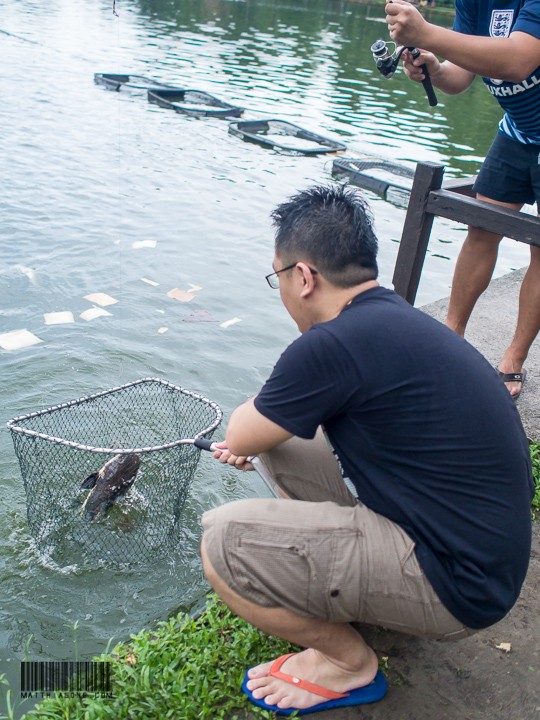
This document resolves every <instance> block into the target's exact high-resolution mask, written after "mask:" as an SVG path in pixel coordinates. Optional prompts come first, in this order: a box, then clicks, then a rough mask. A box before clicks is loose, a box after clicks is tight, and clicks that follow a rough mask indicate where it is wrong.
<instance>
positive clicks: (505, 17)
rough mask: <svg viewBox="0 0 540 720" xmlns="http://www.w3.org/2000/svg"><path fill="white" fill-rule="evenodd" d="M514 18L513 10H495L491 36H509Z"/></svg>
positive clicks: (492, 17)
mask: <svg viewBox="0 0 540 720" xmlns="http://www.w3.org/2000/svg"><path fill="white" fill-rule="evenodd" d="M513 19H514V11H513V10H493V12H492V13H491V24H490V26H489V34H490V35H491V37H508V36H509V35H510V29H511V27H512V20H513Z"/></svg>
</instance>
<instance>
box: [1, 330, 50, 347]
mask: <svg viewBox="0 0 540 720" xmlns="http://www.w3.org/2000/svg"><path fill="white" fill-rule="evenodd" d="M40 342H43V340H42V339H41V338H39V337H38V336H37V335H34V333H31V332H30V331H29V330H26V329H23V330H12V331H11V332H7V333H1V334H0V348H2V349H3V350H20V349H21V348H25V347H31V346H32V345H37V344H38V343H40Z"/></svg>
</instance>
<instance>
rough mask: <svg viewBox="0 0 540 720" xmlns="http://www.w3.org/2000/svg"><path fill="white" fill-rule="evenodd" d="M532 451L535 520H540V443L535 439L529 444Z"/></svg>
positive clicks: (533, 514) (533, 511) (533, 513)
mask: <svg viewBox="0 0 540 720" xmlns="http://www.w3.org/2000/svg"><path fill="white" fill-rule="evenodd" d="M529 450H530V451H531V462H532V474H533V480H534V485H535V489H536V492H535V495H534V498H533V501H532V516H533V520H540V443H538V441H537V440H533V441H532V442H531V443H530V445H529Z"/></svg>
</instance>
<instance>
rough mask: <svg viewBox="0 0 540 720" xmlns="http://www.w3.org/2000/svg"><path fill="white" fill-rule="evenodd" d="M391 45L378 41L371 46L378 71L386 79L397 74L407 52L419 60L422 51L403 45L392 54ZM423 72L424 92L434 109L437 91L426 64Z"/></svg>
mask: <svg viewBox="0 0 540 720" xmlns="http://www.w3.org/2000/svg"><path fill="white" fill-rule="evenodd" d="M389 44H390V43H387V42H385V41H384V40H382V39H379V40H376V41H375V42H374V43H373V45H372V46H371V53H372V55H373V59H374V60H375V65H376V66H377V69H378V70H379V72H380V73H381V75H384V77H385V78H391V77H392V75H393V74H394V73H395V72H396V70H397V66H398V65H399V61H400V60H401V56H402V55H403V53H404V51H405V50H408V51H409V52H410V53H411V55H412V56H413V58H417V57H419V55H420V50H419V49H418V48H415V47H406V46H405V45H402V46H400V47H397V46H396V47H395V49H394V52H390V51H389V49H388V46H389ZM421 70H422V72H423V73H424V79H423V80H422V85H423V86H424V90H425V92H426V95H427V99H428V102H429V104H430V106H431V107H434V106H435V105H437V97H436V95H435V91H434V90H433V85H432V83H431V78H430V77H429V72H428V69H427V67H426V65H425V64H424V65H422V66H421Z"/></svg>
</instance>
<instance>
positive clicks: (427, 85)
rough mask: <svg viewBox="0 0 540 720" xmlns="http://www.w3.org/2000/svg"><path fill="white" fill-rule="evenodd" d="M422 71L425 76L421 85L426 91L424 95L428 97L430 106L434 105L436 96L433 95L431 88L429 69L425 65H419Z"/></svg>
mask: <svg viewBox="0 0 540 720" xmlns="http://www.w3.org/2000/svg"><path fill="white" fill-rule="evenodd" d="M421 68H422V72H423V73H424V75H425V78H424V79H423V80H422V85H423V86H424V90H425V91H426V96H427V99H428V103H429V105H430V107H435V105H437V102H438V100H437V96H436V95H435V90H434V89H433V84H432V82H431V78H430V77H429V70H428V69H427V67H426V66H425V65H422V66H421Z"/></svg>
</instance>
